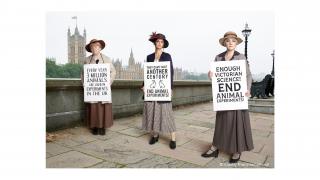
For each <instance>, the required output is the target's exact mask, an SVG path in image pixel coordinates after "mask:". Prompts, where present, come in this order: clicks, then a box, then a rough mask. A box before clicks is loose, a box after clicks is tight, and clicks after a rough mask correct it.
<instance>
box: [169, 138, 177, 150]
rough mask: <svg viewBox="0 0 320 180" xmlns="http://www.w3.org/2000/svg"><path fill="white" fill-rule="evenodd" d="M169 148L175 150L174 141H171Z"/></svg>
mask: <svg viewBox="0 0 320 180" xmlns="http://www.w3.org/2000/svg"><path fill="white" fill-rule="evenodd" d="M169 146H170V148H171V149H175V148H176V141H172V140H171V141H170V144H169Z"/></svg>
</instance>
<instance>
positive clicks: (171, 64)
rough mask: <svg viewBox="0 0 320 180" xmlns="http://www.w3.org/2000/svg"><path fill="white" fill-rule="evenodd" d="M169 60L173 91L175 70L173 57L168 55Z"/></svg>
mask: <svg viewBox="0 0 320 180" xmlns="http://www.w3.org/2000/svg"><path fill="white" fill-rule="evenodd" d="M168 60H169V61H170V71H171V89H173V76H174V69H173V63H172V59H171V55H170V54H168Z"/></svg>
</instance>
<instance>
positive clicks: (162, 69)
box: [144, 61, 171, 101]
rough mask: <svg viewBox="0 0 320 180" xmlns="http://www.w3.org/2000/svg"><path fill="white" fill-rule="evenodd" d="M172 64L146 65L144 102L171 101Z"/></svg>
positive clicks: (146, 63)
mask: <svg viewBox="0 0 320 180" xmlns="http://www.w3.org/2000/svg"><path fill="white" fill-rule="evenodd" d="M170 83H171V69H170V62H169V61H167V62H145V63H144V100H145V101H171V85H170Z"/></svg>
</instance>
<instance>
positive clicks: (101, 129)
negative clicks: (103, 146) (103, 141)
mask: <svg viewBox="0 0 320 180" xmlns="http://www.w3.org/2000/svg"><path fill="white" fill-rule="evenodd" d="M98 133H99V134H100V135H106V129H105V128H99V129H98Z"/></svg>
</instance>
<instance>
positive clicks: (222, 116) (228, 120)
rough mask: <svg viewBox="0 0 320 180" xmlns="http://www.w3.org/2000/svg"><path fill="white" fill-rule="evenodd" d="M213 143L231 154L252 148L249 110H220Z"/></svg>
mask: <svg viewBox="0 0 320 180" xmlns="http://www.w3.org/2000/svg"><path fill="white" fill-rule="evenodd" d="M212 144H213V145H214V146H216V147H217V148H218V149H220V150H222V151H224V152H227V153H230V154H233V153H241V152H243V151H250V150H252V149H253V140H252V132H251V125H250V117H249V112H248V110H234V111H218V112H217V113H216V125H215V131H214V136H213V143H212Z"/></svg>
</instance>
